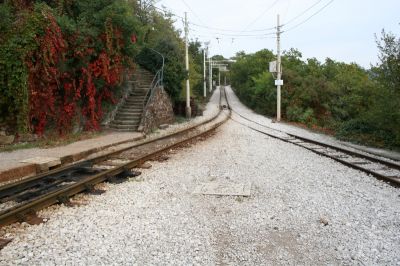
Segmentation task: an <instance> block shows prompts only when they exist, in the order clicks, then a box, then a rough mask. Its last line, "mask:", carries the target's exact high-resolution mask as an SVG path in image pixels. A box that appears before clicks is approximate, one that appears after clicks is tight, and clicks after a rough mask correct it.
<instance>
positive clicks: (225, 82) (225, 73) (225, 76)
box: [224, 73, 226, 87]
mask: <svg viewBox="0 0 400 266" xmlns="http://www.w3.org/2000/svg"><path fill="white" fill-rule="evenodd" d="M224 86H225V87H226V73H225V76H224Z"/></svg>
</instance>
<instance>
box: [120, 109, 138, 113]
mask: <svg viewBox="0 0 400 266" xmlns="http://www.w3.org/2000/svg"><path fill="white" fill-rule="evenodd" d="M135 112H143V108H121V109H120V110H119V111H118V113H135Z"/></svg>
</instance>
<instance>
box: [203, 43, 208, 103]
mask: <svg viewBox="0 0 400 266" xmlns="http://www.w3.org/2000/svg"><path fill="white" fill-rule="evenodd" d="M207 50H208V48H207ZM203 82H204V84H203V85H204V90H203V96H204V98H206V97H207V81H206V48H205V47H204V49H203Z"/></svg>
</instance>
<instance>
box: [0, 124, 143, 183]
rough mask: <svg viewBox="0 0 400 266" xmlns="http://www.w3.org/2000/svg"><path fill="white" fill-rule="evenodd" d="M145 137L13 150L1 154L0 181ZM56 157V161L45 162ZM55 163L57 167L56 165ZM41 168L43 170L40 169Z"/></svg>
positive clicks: (112, 135) (125, 135) (118, 135)
mask: <svg viewBox="0 0 400 266" xmlns="http://www.w3.org/2000/svg"><path fill="white" fill-rule="evenodd" d="M143 138H144V135H143V134H142V133H139V132H108V133H105V134H104V135H102V136H99V137H95V138H91V139H86V140H81V141H77V142H74V143H71V144H68V145H64V146H59V147H54V148H49V149H43V148H32V149H22V150H15V151H12V152H0V182H8V181H11V180H17V179H20V178H23V177H27V176H32V175H35V174H37V173H38V172H41V171H46V170H48V169H44V168H46V165H47V166H49V168H50V167H54V166H56V165H65V164H68V163H73V162H76V161H79V160H82V159H84V158H87V157H88V156H89V155H91V154H94V153H97V152H100V151H102V150H104V149H107V148H109V147H111V146H113V145H120V144H123V143H128V142H133V141H138V140H141V139H143ZM44 157H47V158H57V159H58V160H59V162H58V161H57V160H54V162H53V163H52V162H51V161H53V160H47V161H46V160H45V159H44ZM56 161H57V164H55V163H56ZM37 166H41V167H42V168H43V167H44V168H43V169H41V168H40V167H37Z"/></svg>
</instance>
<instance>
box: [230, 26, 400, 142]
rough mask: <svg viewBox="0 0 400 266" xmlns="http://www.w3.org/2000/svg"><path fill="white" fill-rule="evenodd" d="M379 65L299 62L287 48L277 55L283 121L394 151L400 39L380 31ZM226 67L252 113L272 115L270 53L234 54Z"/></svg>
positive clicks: (399, 110)
mask: <svg viewBox="0 0 400 266" xmlns="http://www.w3.org/2000/svg"><path fill="white" fill-rule="evenodd" d="M382 34H383V36H382V39H381V42H378V47H379V49H380V52H381V54H380V58H381V63H380V65H379V66H377V67H375V68H373V69H372V70H371V71H366V70H365V69H363V68H361V67H360V66H358V65H356V64H345V63H340V62H336V61H334V60H331V59H329V58H328V59H326V61H325V62H324V63H321V62H319V61H318V60H316V59H315V58H311V59H308V60H306V61H304V60H303V59H302V55H301V53H300V52H299V51H297V50H295V49H291V50H289V51H287V52H285V53H284V55H283V57H282V65H283V69H284V71H283V79H284V80H285V85H284V86H283V89H282V114H283V117H284V118H285V119H287V120H289V121H294V122H300V123H303V124H306V125H307V126H309V127H317V128H325V129H329V130H333V131H335V132H336V135H337V136H338V137H340V138H344V139H350V140H352V141H357V142H362V143H367V144H374V145H377V146H386V147H392V148H399V147H400V100H399V99H400V93H399V91H400V89H399V88H400V82H399V80H400V78H399V77H400V75H399V73H400V40H397V39H396V38H395V37H394V36H393V35H390V34H386V33H385V32H383V33H382ZM235 59H236V60H237V61H236V63H234V64H233V66H232V68H231V72H232V73H231V80H232V85H233V87H234V89H235V91H236V93H237V95H238V96H239V98H240V99H241V100H242V101H243V102H244V103H245V104H246V105H248V106H249V107H250V108H252V109H254V110H255V111H257V112H259V113H262V114H265V115H268V116H275V115H276V87H275V86H274V77H273V76H272V74H271V73H269V72H267V71H266V70H267V69H268V63H269V62H270V61H274V60H275V58H274V55H273V54H272V52H271V51H268V50H262V51H259V52H257V53H255V54H248V55H247V54H245V53H243V52H241V53H238V54H237V56H236V58H235Z"/></svg>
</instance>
